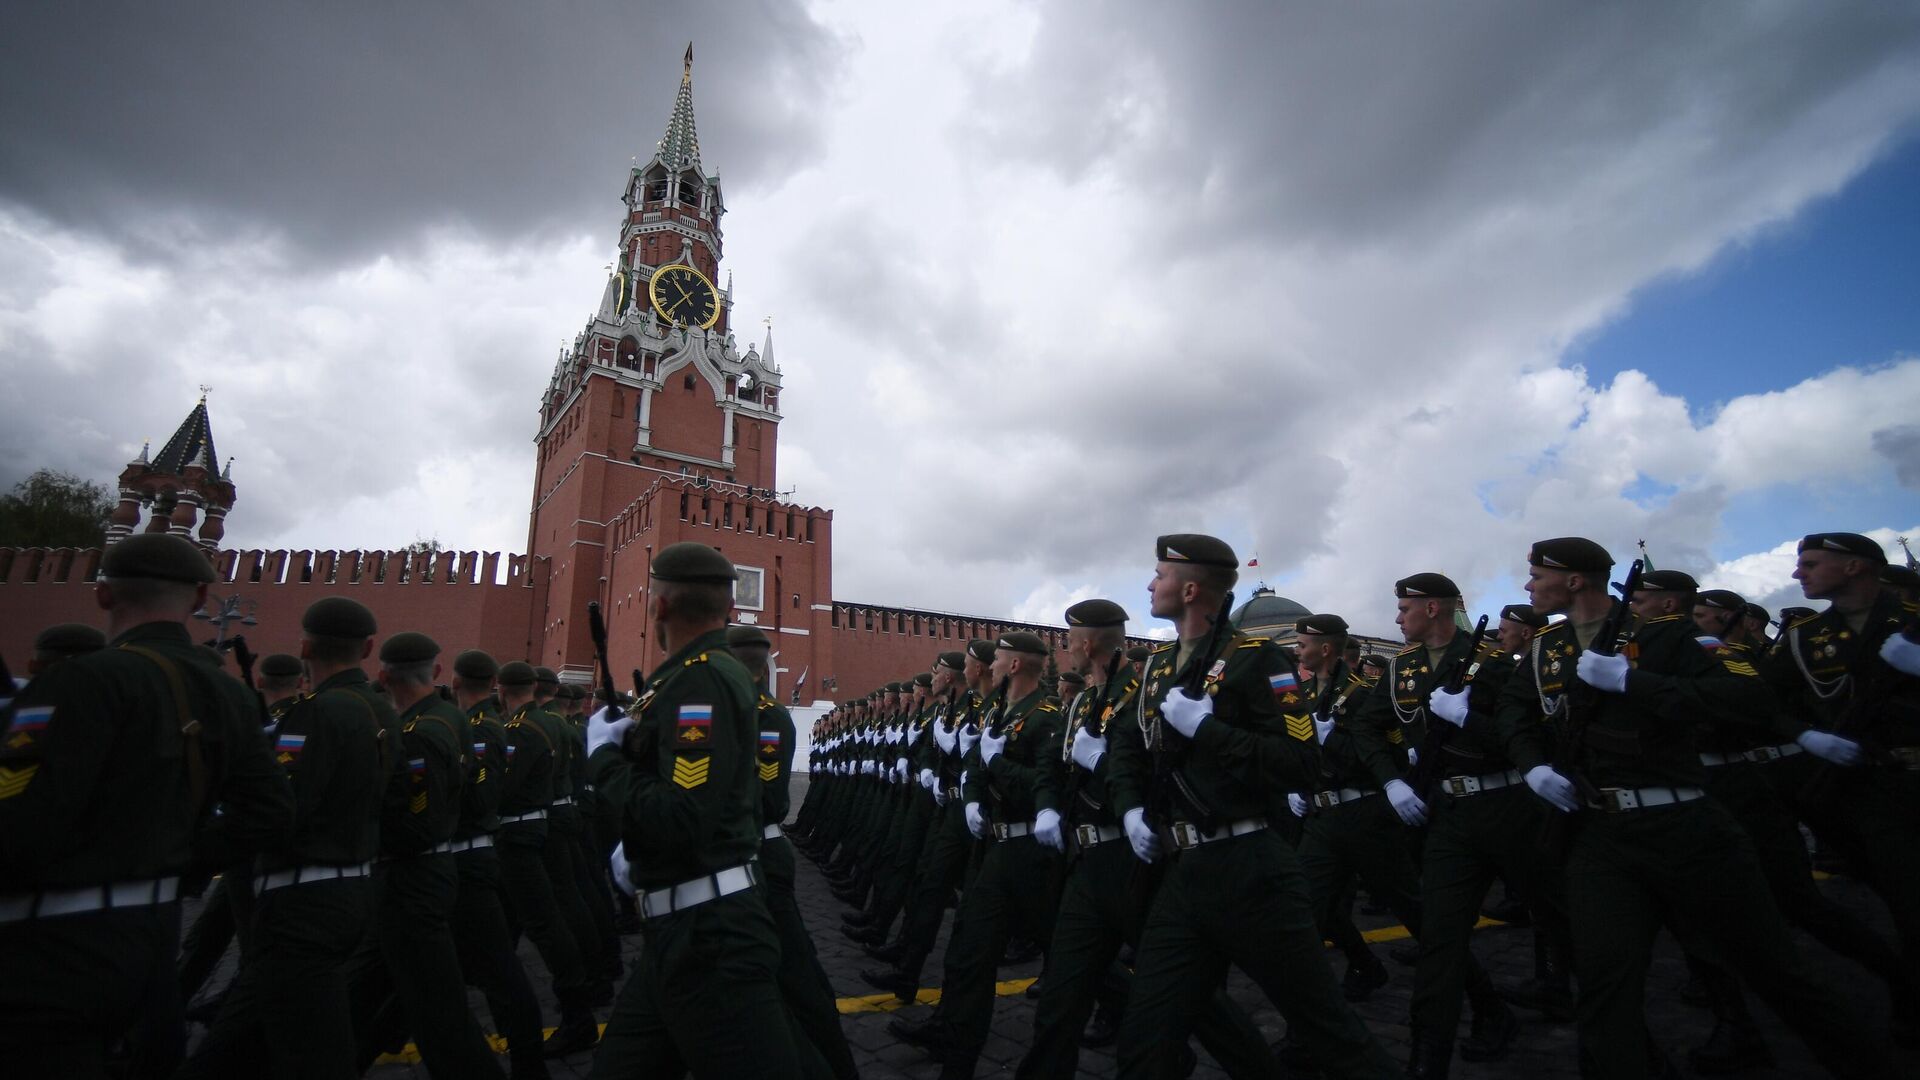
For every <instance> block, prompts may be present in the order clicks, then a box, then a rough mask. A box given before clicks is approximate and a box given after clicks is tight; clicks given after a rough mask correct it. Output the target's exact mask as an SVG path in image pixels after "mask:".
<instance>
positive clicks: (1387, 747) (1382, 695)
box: [1357, 633, 1514, 787]
mask: <svg viewBox="0 0 1920 1080" xmlns="http://www.w3.org/2000/svg"><path fill="white" fill-rule="evenodd" d="M1472 644H1473V635H1472V634H1468V633H1458V634H1455V635H1453V640H1452V641H1449V642H1448V643H1447V647H1446V649H1445V650H1443V651H1442V652H1441V655H1440V663H1439V665H1438V666H1437V667H1436V666H1435V665H1434V664H1432V663H1431V662H1430V661H1429V660H1428V657H1427V650H1426V647H1425V646H1422V645H1415V646H1413V647H1412V648H1409V649H1405V650H1403V651H1402V652H1401V653H1400V654H1399V655H1397V656H1395V657H1394V658H1393V659H1392V660H1391V661H1390V662H1389V663H1388V665H1387V673H1386V674H1385V675H1383V676H1382V677H1381V678H1380V680H1379V681H1378V682H1377V683H1376V684H1375V685H1374V687H1373V690H1372V692H1371V693H1370V694H1369V695H1368V696H1367V699H1366V702H1365V704H1364V705H1363V706H1362V707H1361V709H1360V714H1359V718H1358V724H1357V726H1358V727H1359V728H1361V729H1362V730H1363V731H1364V732H1365V734H1364V736H1363V741H1364V742H1365V744H1366V760H1367V767H1368V771H1369V772H1371V773H1372V774H1373V777H1374V779H1375V781H1376V782H1378V784H1379V785H1380V786H1381V787H1385V786H1386V783H1387V781H1388V780H1393V779H1404V778H1405V774H1406V768H1407V766H1408V764H1409V761H1408V757H1407V751H1408V750H1409V749H1413V748H1416V747H1419V746H1423V745H1425V744H1426V743H1427V742H1428V741H1429V740H1430V738H1431V736H1432V735H1433V725H1435V724H1444V723H1446V721H1444V720H1436V719H1434V718H1433V717H1431V716H1429V715H1428V714H1427V699H1428V698H1430V697H1432V696H1433V692H1434V690H1436V689H1438V688H1439V687H1440V686H1441V684H1442V683H1443V682H1444V681H1445V680H1446V678H1447V676H1448V675H1450V674H1452V672H1453V669H1454V667H1455V666H1456V665H1457V664H1459V662H1460V660H1461V658H1463V657H1465V656H1466V654H1467V648H1468V647H1469V646H1470V645H1472ZM1513 668H1514V663H1513V658H1512V657H1511V656H1508V655H1507V654H1506V653H1503V652H1501V651H1500V643H1499V642H1498V641H1496V640H1494V639H1493V638H1492V637H1487V638H1484V639H1482V640H1481V642H1480V650H1479V653H1478V655H1476V656H1475V657H1474V659H1473V662H1472V663H1470V664H1468V665H1467V670H1466V673H1465V678H1464V682H1463V686H1464V688H1465V689H1466V691H1467V723H1466V726H1465V727H1462V728H1454V729H1453V730H1450V731H1447V732H1445V733H1444V734H1445V736H1446V742H1445V746H1444V749H1443V753H1444V755H1445V760H1442V761H1436V762H1433V763H1431V764H1430V765H1428V766H1427V768H1428V769H1429V770H1431V771H1430V772H1429V773H1428V775H1430V776H1469V775H1471V776H1481V775H1485V774H1487V773H1491V772H1504V771H1505V770H1506V769H1507V768H1508V767H1509V766H1508V762H1507V751H1506V740H1505V738H1504V737H1503V736H1502V733H1501V730H1500V725H1499V722H1498V721H1497V720H1496V719H1495V713H1496V712H1497V711H1498V709H1499V701H1500V690H1501V688H1502V687H1504V686H1505V685H1506V680H1507V678H1508V677H1509V676H1510V675H1512V674H1513ZM1416 739H1417V740H1418V741H1415V740H1416Z"/></svg>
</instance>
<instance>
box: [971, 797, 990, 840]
mask: <svg viewBox="0 0 1920 1080" xmlns="http://www.w3.org/2000/svg"><path fill="white" fill-rule="evenodd" d="M967 831H968V832H970V833H972V834H973V838H974V839H976V840H985V839H986V838H987V815H985V814H983V813H981V812H980V804H979V803H977V802H970V803H968V804H967Z"/></svg>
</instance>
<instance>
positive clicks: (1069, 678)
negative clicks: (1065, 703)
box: [1058, 671, 1087, 686]
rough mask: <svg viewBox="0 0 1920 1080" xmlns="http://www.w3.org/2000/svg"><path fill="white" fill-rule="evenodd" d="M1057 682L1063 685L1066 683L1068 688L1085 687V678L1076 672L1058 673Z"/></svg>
mask: <svg viewBox="0 0 1920 1080" xmlns="http://www.w3.org/2000/svg"><path fill="white" fill-rule="evenodd" d="M1058 681H1060V682H1063V683H1066V684H1067V685H1068V686H1085V685H1087V677H1086V676H1085V675H1082V674H1080V673H1079V672H1077V671H1063V672H1061V673H1060V678H1059V680H1058Z"/></svg>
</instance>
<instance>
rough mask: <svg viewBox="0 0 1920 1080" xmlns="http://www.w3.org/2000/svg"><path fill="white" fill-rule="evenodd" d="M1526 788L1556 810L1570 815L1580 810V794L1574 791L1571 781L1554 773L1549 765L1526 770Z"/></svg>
mask: <svg viewBox="0 0 1920 1080" xmlns="http://www.w3.org/2000/svg"><path fill="white" fill-rule="evenodd" d="M1527 786H1528V787H1530V788H1532V789H1533V793H1534V794H1535V795H1538V796H1540V797H1541V798H1543V799H1545V800H1547V804H1548V805H1549V806H1552V807H1553V808H1554V809H1556V810H1563V811H1565V812H1567V813H1569V814H1571V813H1573V812H1574V811H1575V810H1578V809H1580V793H1579V792H1578V791H1576V790H1575V789H1574V786H1573V781H1571V780H1569V779H1567V778H1566V777H1564V776H1561V775H1560V774H1559V773H1557V772H1554V771H1553V766H1551V765H1535V766H1534V767H1533V768H1531V769H1528V770H1527Z"/></svg>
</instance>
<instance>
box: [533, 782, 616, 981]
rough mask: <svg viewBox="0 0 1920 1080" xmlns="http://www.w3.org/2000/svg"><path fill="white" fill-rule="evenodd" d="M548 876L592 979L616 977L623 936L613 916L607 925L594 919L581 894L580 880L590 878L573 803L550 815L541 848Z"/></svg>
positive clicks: (557, 902)
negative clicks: (585, 864) (544, 843)
mask: <svg viewBox="0 0 1920 1080" xmlns="http://www.w3.org/2000/svg"><path fill="white" fill-rule="evenodd" d="M540 857H541V858H542V860H544V861H545V863H546V867H547V877H548V879H549V880H550V881H551V882H552V884H553V899H554V903H556V904H558V905H560V917H561V919H563V920H564V921H565V922H566V924H567V930H568V932H569V933H571V934H572V935H573V943H574V947H575V948H577V949H579V950H580V962H581V963H583V964H585V965H586V969H587V975H588V978H589V979H592V978H595V977H598V978H612V977H613V973H614V971H615V970H616V969H617V968H618V966H619V964H620V938H619V937H618V936H617V935H615V934H614V932H613V915H612V913H611V912H609V913H608V915H607V922H606V926H605V928H604V930H603V928H602V927H601V926H600V925H599V924H598V923H596V922H595V921H594V918H593V911H592V909H591V908H589V907H588V906H587V901H586V898H585V897H584V896H583V895H582V894H581V890H580V882H581V880H582V879H584V878H585V877H586V873H587V871H586V867H584V866H583V865H581V863H582V861H583V859H584V856H583V855H582V854H581V848H580V818H579V816H578V815H577V814H576V813H575V812H574V808H573V807H571V806H556V807H554V808H553V811H552V813H551V814H549V815H548V818H547V843H546V846H545V847H543V848H541V849H540Z"/></svg>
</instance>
